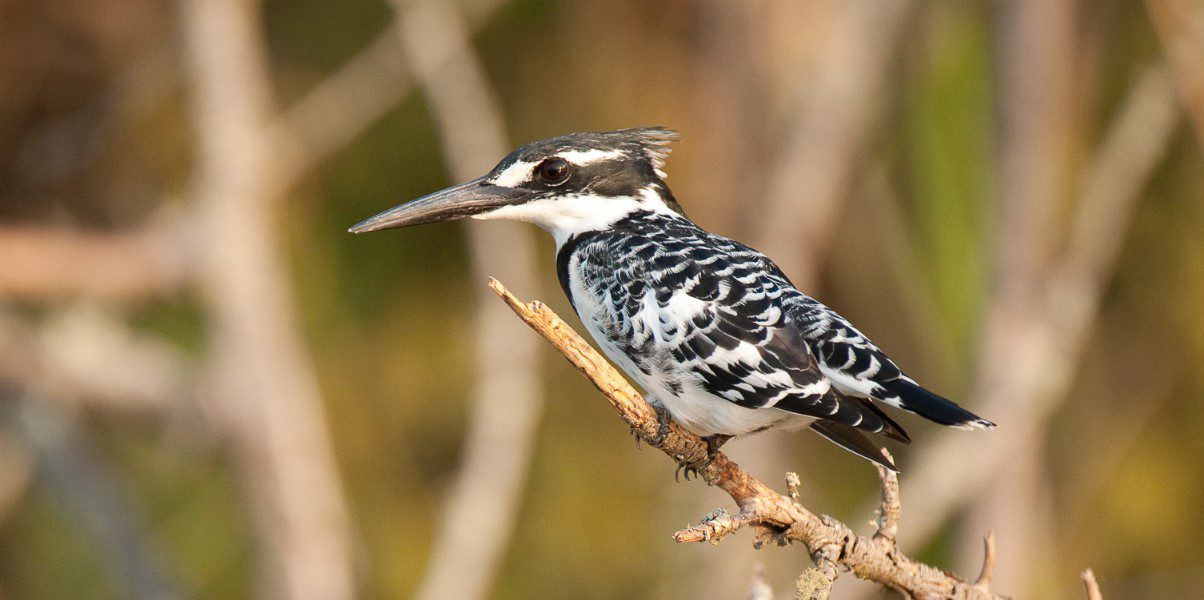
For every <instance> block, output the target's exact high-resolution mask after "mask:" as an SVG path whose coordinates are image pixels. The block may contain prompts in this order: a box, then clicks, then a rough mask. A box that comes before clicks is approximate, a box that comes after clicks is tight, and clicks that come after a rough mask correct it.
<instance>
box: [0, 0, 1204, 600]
mask: <svg viewBox="0 0 1204 600" xmlns="http://www.w3.org/2000/svg"><path fill="white" fill-rule="evenodd" d="M0 40H2V41H0V90H4V93H3V94H0V595H2V596H3V597H10V598H33V599H37V598H64V597H68V598H126V597H137V598H151V597H155V598H161V597H203V598H243V597H266V598H322V599H331V600H337V599H339V598H349V597H381V598H396V597H409V596H412V595H415V594H418V593H419V592H420V591H421V593H422V594H424V596H425V597H449V596H448V595H446V594H449V593H450V594H452V596H450V597H458V596H464V597H480V596H485V597H496V598H529V597H535V598H545V597H546V598H573V599H574V600H579V599H582V598H628V597H635V598H644V597H646V598H693V597H705V598H735V597H747V593H748V592H747V590H748V585H749V582H750V581H751V580H752V578H753V573H754V564H755V563H757V562H762V563H765V566H766V569H765V573H766V580H767V582H768V583H769V585H771V586H772V587H773V588H774V589H776V590H777V591H778V594H779V597H789V594H788V590H789V589H790V584H791V581H792V580H793V578H794V577H795V576H796V575H797V574H798V573H799V572H800V571H801V570H802V569H803V568H805V567H806V566H808V564H809V563H808V561H807V558H806V556H805V553H803V552H801V551H800V550H799V549H798V548H785V549H779V548H768V549H765V550H760V551H756V550H753V549H752V548H750V547H749V544H748V543H747V542H749V541H750V540H748V539H745V538H742V537H740V536H734V537H733V538H731V539H728V540H726V541H725V543H724V544H723V545H722V546H720V547H711V546H709V545H697V546H693V545H691V546H678V545H676V544H675V543H674V542H673V541H672V540H671V538H670V534H671V533H672V532H673V531H674V530H676V529H679V528H680V527H681V526H682V525H684V524H685V523H686V522H689V521H697V519H698V516H699V515H701V514H703V513H705V512H707V511H709V510H711V509H713V508H715V507H716V506H723V505H725V498H724V497H723V496H722V495H721V494H720V493H718V492H716V491H714V490H711V489H707V488H704V487H703V486H701V484H696V483H680V484H678V483H674V481H673V478H672V470H671V466H670V465H669V464H668V463H667V462H666V461H663V460H661V459H660V458H659V457H654V456H652V455H651V454H649V453H646V452H640V451H637V450H636V449H635V448H634V445H633V443H632V441H631V437H630V435H629V434H628V432H627V431H626V429H625V428H624V427H623V426H622V424H621V423H620V422H619V421H617V420H616V419H615V418H614V416H613V415H612V414H611V412H610V409H609V408H608V407H606V406H605V404H604V403H603V402H601V401H599V400H598V399H597V398H596V397H595V392H594V391H593V389H592V388H591V387H590V386H589V384H588V383H587V382H585V381H583V380H581V379H580V378H579V377H578V376H577V374H576V373H574V372H573V370H572V369H571V368H570V367H568V366H567V365H565V364H563V361H562V359H561V358H560V357H558V356H555V355H554V354H553V353H551V352H549V351H547V350H546V349H544V348H543V347H542V346H523V344H526V343H528V342H530V343H534V340H533V339H532V340H528V339H527V338H526V337H519V336H531V335H532V334H530V333H529V332H526V331H522V330H521V329H519V330H517V332H518V333H515V334H513V335H511V334H502V335H500V336H494V335H492V334H490V333H489V332H496V331H509V332H514V331H516V330H513V329H509V330H507V329H501V330H499V329H491V328H492V327H503V328H504V327H507V325H495V324H494V323H495V322H494V321H493V320H492V319H493V318H494V317H495V316H497V315H499V313H498V312H497V310H498V309H500V310H501V311H503V312H502V313H501V317H500V318H504V319H512V317H511V316H509V315H506V314H505V313H504V311H505V309H504V307H500V306H495V305H492V304H490V305H486V304H483V302H485V300H484V298H485V295H486V294H488V292H487V290H485V289H484V284H485V280H484V277H483V275H485V274H498V275H502V276H504V277H505V281H506V282H507V284H509V285H510V286H511V288H512V289H514V291H515V292H516V293H518V294H520V295H521V296H523V297H528V298H541V299H546V300H549V301H550V303H551V304H552V306H553V307H554V308H555V309H556V310H557V312H559V313H560V314H562V315H569V314H571V309H570V308H569V307H568V305H567V302H565V301H564V299H563V298H562V297H561V294H560V292H559V290H558V288H557V286H556V284H555V277H554V275H553V268H552V260H551V248H550V246H551V244H550V242H549V241H548V240H547V239H546V236H544V235H543V234H542V233H540V232H537V231H533V230H530V229H524V228H521V227H520V228H511V229H498V228H492V227H493V224H481V223H473V224H471V225H463V224H445V225H432V226H427V227H422V228H417V229H413V230H406V231H404V232H393V233H389V234H378V235H373V236H366V237H352V236H351V235H349V234H347V233H346V232H345V230H346V227H347V226H348V225H351V224H352V223H354V222H356V221H358V220H360V219H361V218H363V217H366V216H368V215H371V214H374V213H376V212H378V211H379V210H382V209H384V208H387V207H389V206H392V205H393V204H396V203H397V202H400V201H402V200H405V199H409V198H413V197H417V196H419V195H421V194H424V193H426V192H429V191H432V190H434V189H437V188H440V187H443V186H445V185H447V184H449V183H452V182H453V181H454V180H456V179H462V178H463V176H464V174H465V173H472V172H482V171H484V169H486V168H488V166H489V165H488V164H486V163H487V162H488V161H490V160H496V159H499V158H501V156H500V154H498V155H497V156H493V153H494V151H495V150H494V148H495V147H503V148H508V147H510V146H513V145H516V144H518V143H522V142H525V141H529V140H533V139H538V138H543V137H547V136H550V135H555V134H559V133H564V132H568V131H579V130H603V129H614V128H620V127H626V126H633V125H664V126H669V127H673V128H675V129H678V130H680V131H681V132H682V134H683V140H682V141H681V142H680V143H679V144H678V145H677V147H676V150H675V152H674V154H673V156H672V157H671V159H670V162H669V169H668V170H669V173H670V178H669V183H670V185H672V186H673V189H674V192H675V193H676V195H677V196H678V198H679V199H680V200H681V201H682V203H683V204H684V205H685V207H686V210H687V212H688V213H689V214H690V215H691V216H692V217H693V218H694V219H695V220H696V221H698V222H699V223H700V224H701V225H702V226H703V227H706V228H708V229H711V230H714V231H717V232H719V233H723V234H726V235H730V236H733V237H736V238H737V239H741V240H744V241H748V242H752V243H754V245H756V246H758V247H759V248H761V249H762V250H764V251H766V252H767V253H768V254H769V255H771V256H772V257H774V258H776V259H778V260H779V262H780V263H781V265H782V267H783V268H784V269H785V270H786V271H787V273H788V274H790V275H791V276H792V277H793V278H794V280H795V281H796V283H798V284H799V285H800V287H803V288H804V289H805V290H806V291H808V292H809V293H811V294H812V295H815V296H817V297H819V298H820V299H822V300H824V301H825V302H827V303H828V304H830V305H832V306H833V307H835V308H836V309H838V310H839V311H841V312H842V313H843V314H845V315H846V316H848V317H849V318H850V319H851V320H853V321H854V322H856V323H857V324H858V325H859V326H860V328H861V329H862V330H863V331H865V332H866V333H867V334H869V335H870V336H871V337H873V338H874V339H875V340H876V341H877V342H878V343H879V345H881V346H883V347H884V348H885V349H887V350H888V351H889V352H890V353H891V354H892V356H894V357H895V358H896V360H898V361H899V362H900V363H901V366H903V367H904V368H905V369H907V370H908V371H909V372H910V373H911V374H913V375H914V376H916V377H917V378H919V379H921V380H923V381H925V382H928V383H930V384H931V387H932V388H934V389H936V390H938V391H941V392H942V393H944V394H945V395H947V396H949V397H951V398H955V399H958V400H961V401H964V403H965V404H967V405H968V406H971V407H973V408H975V409H976V410H977V411H978V412H981V413H982V414H983V415H984V416H986V417H988V418H991V419H992V420H994V421H995V422H997V423H999V425H1000V427H999V428H998V429H997V430H995V431H993V432H990V433H966V432H961V431H952V430H946V429H941V428H938V427H935V426H930V425H928V424H926V423H921V422H920V421H919V420H918V419H913V418H908V417H907V416H904V417H903V418H902V419H901V420H902V421H903V424H904V425H905V426H907V427H908V429H909V430H910V431H912V436H913V438H914V439H915V442H914V444H913V445H912V446H911V447H892V448H891V451H892V452H894V453H895V456H896V458H897V460H898V464H899V465H900V468H901V470H902V475H901V477H900V480H901V482H902V486H903V515H902V522H901V526H900V544H901V545H902V546H903V547H904V548H906V550H907V552H908V553H909V554H911V555H914V556H917V557H918V558H920V559H922V560H924V561H926V562H928V563H931V564H935V565H939V566H942V567H946V568H949V569H953V570H956V571H958V572H961V573H963V574H969V573H975V572H976V571H977V568H978V562H979V560H980V556H981V554H980V550H979V543H980V541H979V540H980V538H981V534H982V533H983V532H984V531H986V530H988V529H993V530H994V531H995V532H996V533H997V535H998V537H999V564H998V567H997V571H996V584H995V589H996V590H998V591H1000V592H1002V593H1008V594H1014V595H1016V596H1020V597H1033V598H1079V597H1082V584H1081V582H1080V581H1079V579H1078V573H1079V571H1080V570H1082V569H1083V568H1084V567H1088V566H1090V567H1092V568H1093V569H1094V572H1095V574H1096V576H1097V578H1098V579H1099V581H1100V585H1101V587H1102V588H1103V593H1104V596H1105V597H1106V598H1109V599H1110V600H1112V599H1120V598H1180V597H1181V598H1188V597H1201V596H1204V553H1202V552H1201V551H1200V546H1199V539H1200V538H1201V537H1202V536H1204V516H1202V515H1204V494H1202V493H1201V492H1202V491H1204V468H1201V460H1200V458H1199V457H1200V456H1202V455H1204V402H1202V401H1201V398H1204V310H1201V306H1204V169H1202V168H1201V167H1202V166H1204V162H1202V154H1201V148H1202V147H1204V5H1201V4H1200V3H1198V2H1193V1H1191V0H1148V1H1147V2H1145V3H1134V2H1117V1H1115V0H1105V1H1103V2H1085V1H1081V0H1079V1H1074V0H1059V1H1053V2H1049V1H1042V0H1023V1H1020V2H1013V3H1003V2H999V3H987V2H960V3H914V2H892V3H873V2H864V3H853V4H850V3H843V2H834V1H833V2H826V1H825V2H814V3H811V2H809V3H798V2H791V1H789V0H780V1H769V2H756V3H735V2H724V1H722V0H673V1H669V2H655V3H653V2H639V1H634V0H599V1H596V2H570V1H556V0H511V1H509V2H503V1H501V0H496V1H491V0H464V1H463V2H461V3H453V4H450V5H448V4H440V3H437V2H433V1H419V0H415V1H414V2H409V1H406V0H394V1H392V2H389V1H386V0H377V1H375V2H355V1H349V2H337V3H336V2H323V1H320V0H292V1H286V0H271V1H266V2H262V3H260V2H255V1H252V0H178V1H175V2H152V1H145V0H70V1H69V0H9V2H6V3H4V4H3V5H0ZM456 90H473V91H472V92H471V93H463V92H460V93H457V91H456ZM504 151H505V149H503V150H497V152H499V153H500V152H504ZM470 232H471V233H470ZM503 244H505V245H504V246H503ZM531 247H534V248H535V250H528V249H527V248H531ZM497 248H516V249H517V250H504V251H500V252H499V251H497V250H496V249H497ZM532 253H533V254H534V256H533V257H531V258H522V259H521V260H513V259H514V258H515V257H518V256H523V257H525V256H527V255H528V254H532ZM499 258H501V259H511V260H498V259H499ZM490 259H492V261H493V262H489V261H490ZM494 269H510V270H511V272H510V273H495V272H494ZM520 277H525V278H527V279H526V281H528V282H529V283H526V284H520V283H519V281H518V280H516V278H520ZM528 287H529V288H530V289H527V288H528ZM491 302H493V303H496V300H492V301H491ZM519 327H521V325H520V326H519ZM495 337H498V338H500V339H502V340H503V342H502V343H500V344H499V343H497V341H496V340H494V338H495ZM532 337H533V336H532ZM483 339H489V340H494V341H493V343H492V345H491V344H482V341H483ZM508 344H513V345H514V346H510V345H508ZM520 346H521V347H525V348H528V350H526V351H524V352H527V351H529V352H532V354H530V358H529V360H528V359H525V358H522V357H523V356H527V355H525V354H523V353H522V352H517V351H516V352H507V350H508V349H511V348H514V347H520ZM516 356H517V357H516ZM507 360H510V361H517V362H514V363H506V362H505V361H507ZM523 361H527V362H529V363H533V365H532V364H528V365H527V366H522V365H524V364H527V363H524V362H523ZM506 364H516V365H518V366H516V367H514V368H513V369H509V370H507V369H502V372H503V374H506V373H510V374H514V376H515V379H505V378H504V377H503V378H502V379H497V377H499V375H498V373H499V365H503V366H504V365H506ZM491 377H492V378H493V379H491ZM496 381H504V382H507V383H502V384H497V383H491V384H488V385H486V384H483V383H482V382H496ZM496 386H501V387H504V389H493V388H494V387H496ZM491 423H496V424H498V426H499V428H503V429H500V430H502V431H506V432H510V433H508V434H506V435H493V437H489V436H490V435H491V433H492V434H496V433H497V431H493V429H495V428H491V427H490V426H489V425H490V424H491ZM482 440H484V441H482ZM728 448H730V453H731V454H732V456H733V458H734V459H736V460H737V461H739V462H740V463H741V464H742V465H745V466H747V467H749V469H750V471H752V472H753V473H755V474H756V475H758V476H759V477H761V478H762V479H763V480H765V481H771V482H776V481H779V480H780V476H781V473H783V472H784V471H786V470H797V471H800V473H801V475H802V476H803V486H802V496H803V499H804V501H805V503H806V505H807V506H808V507H810V508H812V509H813V510H816V511H821V512H826V513H830V514H832V515H833V516H836V517H837V518H840V519H842V520H844V521H845V522H846V523H849V524H850V525H854V526H856V525H857V524H859V523H864V522H865V521H867V520H869V519H870V518H871V517H872V513H871V510H870V509H871V507H872V506H873V504H874V502H875V495H876V493H877V487H876V485H877V484H876V478H875V475H874V470H873V469H872V468H870V466H869V465H867V464H865V463H864V462H863V461H861V460H859V459H858V458H856V457H854V456H851V455H849V454H847V453H844V452H842V451H840V450H839V449H837V448H834V447H832V446H831V445H830V444H826V443H825V442H823V441H821V440H818V439H816V438H815V436H810V435H788V434H781V435H779V434H776V433H771V434H764V435H761V436H757V437H754V438H750V439H747V440H737V441H735V442H733V443H732V444H730V445H729V447H728ZM491 460H492V461H494V462H489V461H491ZM465 498H467V499H469V500H472V499H476V500H478V501H479V502H483V503H484V504H485V506H487V507H490V508H488V509H485V510H479V509H475V508H471V507H470V508H468V509H463V506H469V504H464V503H463V502H461V504H462V505H463V506H461V509H462V510H450V509H449V508H448V507H449V506H451V505H453V504H455V503H456V502H457V501H463V500H464V499H465ZM507 507H512V508H507ZM463 515H468V516H467V517H464V516H463ZM453 531H459V532H461V533H460V534H457V535H452V534H451V533H449V532H453ZM464 531H467V532H469V534H471V533H473V532H478V533H480V532H484V531H488V532H491V533H489V534H488V535H486V536H485V537H484V538H481V539H477V540H474V539H473V538H472V537H471V535H469V536H468V537H464V536H463V535H462V534H463V532H464ZM465 540H467V541H465ZM466 544H467V545H466ZM435 548H440V550H439V551H435V550H434V549H435ZM432 555H437V556H440V557H441V558H439V559H437V560H435V561H432V560H430V559H431V556H432ZM448 557H451V558H448ZM457 557H459V558H460V559H465V560H466V557H467V559H471V560H470V561H469V562H468V563H467V566H465V565H464V564H463V563H464V560H460V562H455V559H456V558H457ZM449 561H451V562H449ZM432 563H438V564H432ZM447 565H452V566H450V567H448V566H447ZM441 568H444V570H445V571H447V572H444V573H440V569H441ZM448 573H450V575H449V574H448ZM470 575H471V576H470ZM446 586H452V587H446ZM455 586H461V587H455ZM449 589H457V590H459V591H458V592H455V593H453V592H447V591H446V590H449ZM876 593H878V592H877V590H876V589H875V588H872V587H863V586H859V585H858V584H857V583H856V582H854V581H852V578H850V577H846V578H842V579H841V580H840V581H839V582H838V585H837V588H836V594H834V597H845V598H851V597H868V596H872V595H873V594H876ZM441 594H442V595H441Z"/></svg>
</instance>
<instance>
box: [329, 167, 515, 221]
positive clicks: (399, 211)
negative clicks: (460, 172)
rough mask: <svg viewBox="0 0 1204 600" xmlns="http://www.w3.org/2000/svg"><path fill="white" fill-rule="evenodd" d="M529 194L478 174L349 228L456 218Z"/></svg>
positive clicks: (475, 213) (477, 213) (487, 209)
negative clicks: (466, 181) (477, 176)
mask: <svg viewBox="0 0 1204 600" xmlns="http://www.w3.org/2000/svg"><path fill="white" fill-rule="evenodd" d="M530 196H531V192H530V191H528V190H524V189H522V188H508V187H502V186H500V185H493V184H491V183H489V182H487V181H485V178H484V177H479V178H477V179H473V180H472V181H469V182H468V183H461V184H460V185H457V186H453V187H449V188H447V189H446V190H442V191H438V192H435V193H433V194H429V195H426V196H423V197H421V198H419V199H417V200H413V201H411V202H406V203H405V204H402V205H401V206H395V207H393V208H390V209H389V210H386V211H385V212H383V213H380V214H379V215H376V216H375V217H372V218H370V219H365V220H364V221H361V222H360V223H359V224H357V225H356V226H354V227H352V228H351V229H348V230H347V231H350V232H351V233H367V232H369V231H380V230H381V229H393V228H395V227H408V226H410V225H422V224H423V223H435V222H437V221H453V220H455V219H463V218H464V217H471V216H472V215H479V214H481V213H484V212H489V211H491V210H493V209H495V208H500V207H502V206H506V205H509V204H515V203H518V202H521V201H523V200H526V199H527V198H530Z"/></svg>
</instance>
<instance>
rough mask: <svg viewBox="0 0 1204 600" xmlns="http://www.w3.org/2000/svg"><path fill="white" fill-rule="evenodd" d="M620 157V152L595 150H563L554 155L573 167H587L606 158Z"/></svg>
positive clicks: (621, 153)
mask: <svg viewBox="0 0 1204 600" xmlns="http://www.w3.org/2000/svg"><path fill="white" fill-rule="evenodd" d="M622 155H623V152H622V151H621V150H597V149H592V150H565V151H564V152H557V153H556V156H559V157H560V158H563V159H565V160H567V161H569V162H571V163H573V164H575V165H588V164H590V163H595V162H598V161H600V160H606V159H608V158H618V157H619V156H622Z"/></svg>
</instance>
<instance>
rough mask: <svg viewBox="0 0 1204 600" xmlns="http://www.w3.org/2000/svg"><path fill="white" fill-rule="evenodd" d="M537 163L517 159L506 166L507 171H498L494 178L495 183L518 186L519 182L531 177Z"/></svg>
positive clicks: (504, 185)
mask: <svg viewBox="0 0 1204 600" xmlns="http://www.w3.org/2000/svg"><path fill="white" fill-rule="evenodd" d="M536 164H537V163H533V162H528V161H524V160H520V161H516V162H515V163H514V164H512V165H510V166H509V167H506V170H505V171H502V172H501V173H498V175H497V177H495V178H493V183H494V184H495V185H500V186H502V187H518V185H519V184H521V183H523V182H525V181H527V180H529V179H531V169H534V168H535V165H536Z"/></svg>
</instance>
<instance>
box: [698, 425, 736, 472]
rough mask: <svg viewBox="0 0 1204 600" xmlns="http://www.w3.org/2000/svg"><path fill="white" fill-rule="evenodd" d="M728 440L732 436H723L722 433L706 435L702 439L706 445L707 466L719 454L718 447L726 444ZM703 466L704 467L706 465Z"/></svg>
mask: <svg viewBox="0 0 1204 600" xmlns="http://www.w3.org/2000/svg"><path fill="white" fill-rule="evenodd" d="M730 439H732V436H730V435H723V434H722V433H716V434H714V435H708V436H706V437H704V438H702V440H703V441H704V442H706V443H707V462H706V464H707V465H709V464H711V461H712V460H715V455H716V454H717V453H718V452H719V448H720V446H723V445H724V444H726V443H727V441H728V440H730ZM703 466H704V467H705V466H706V465H703Z"/></svg>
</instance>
